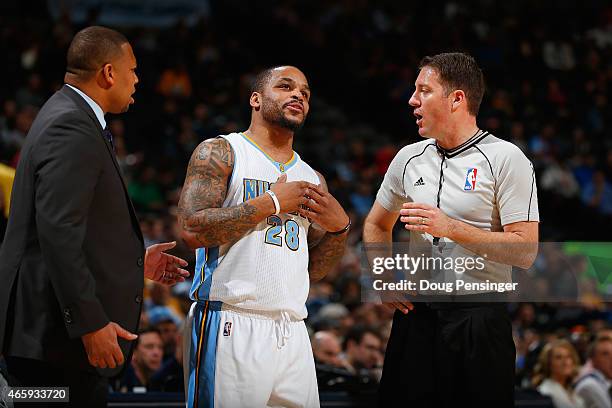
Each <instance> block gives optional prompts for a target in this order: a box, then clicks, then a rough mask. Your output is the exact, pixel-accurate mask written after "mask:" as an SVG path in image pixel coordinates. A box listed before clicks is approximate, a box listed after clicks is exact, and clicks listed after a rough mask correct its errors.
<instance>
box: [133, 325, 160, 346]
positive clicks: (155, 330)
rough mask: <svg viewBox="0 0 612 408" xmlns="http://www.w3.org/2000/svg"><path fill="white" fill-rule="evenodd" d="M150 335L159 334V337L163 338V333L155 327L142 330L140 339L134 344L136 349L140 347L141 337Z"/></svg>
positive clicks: (139, 334) (139, 335)
mask: <svg viewBox="0 0 612 408" xmlns="http://www.w3.org/2000/svg"><path fill="white" fill-rule="evenodd" d="M149 333H157V335H158V336H159V337H160V338H161V332H160V331H159V330H158V329H157V328H155V327H145V328H144V329H140V330H138V333H137V334H138V337H137V338H136V341H135V342H134V343H135V344H134V349H136V348H138V345H140V337H141V336H142V335H143V334H149Z"/></svg>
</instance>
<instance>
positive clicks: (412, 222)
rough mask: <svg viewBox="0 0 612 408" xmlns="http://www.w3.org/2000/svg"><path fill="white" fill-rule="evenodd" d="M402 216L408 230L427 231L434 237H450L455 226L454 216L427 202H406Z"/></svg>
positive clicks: (401, 212) (401, 218)
mask: <svg viewBox="0 0 612 408" xmlns="http://www.w3.org/2000/svg"><path fill="white" fill-rule="evenodd" d="M400 216H401V217H400V221H401V222H403V223H405V224H406V225H405V228H406V229H407V230H409V231H420V232H427V233H428V234H430V235H432V236H434V237H448V235H449V234H450V233H451V231H452V228H453V219H452V218H450V217H449V216H447V215H446V214H444V213H443V212H442V210H440V209H439V208H437V207H432V206H431V205H427V204H421V203H404V204H403V205H402V209H401V210H400Z"/></svg>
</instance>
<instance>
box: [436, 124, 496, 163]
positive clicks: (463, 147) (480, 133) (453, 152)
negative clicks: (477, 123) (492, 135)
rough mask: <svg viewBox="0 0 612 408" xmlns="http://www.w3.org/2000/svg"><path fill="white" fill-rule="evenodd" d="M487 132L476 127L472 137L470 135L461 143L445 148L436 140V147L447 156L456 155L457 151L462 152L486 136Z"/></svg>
mask: <svg viewBox="0 0 612 408" xmlns="http://www.w3.org/2000/svg"><path fill="white" fill-rule="evenodd" d="M488 134H489V132H487V131H486V130H481V129H478V131H477V132H476V133H474V135H473V136H472V137H470V138H469V139H468V140H466V141H465V142H463V143H461V144H460V145H459V146H455V147H453V148H452V149H445V148H443V147H442V146H440V145H439V144H438V141H436V148H437V149H438V151H439V152H440V153H441V154H443V155H444V156H446V157H447V158H450V157H454V156H457V155H458V154H459V153H461V152H464V151H466V150H467V149H469V148H470V147H472V146H474V145H476V144H477V143H478V142H480V141H481V140H482V139H484V138H485V137H487V135H488Z"/></svg>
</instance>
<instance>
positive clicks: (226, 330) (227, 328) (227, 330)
mask: <svg viewBox="0 0 612 408" xmlns="http://www.w3.org/2000/svg"><path fill="white" fill-rule="evenodd" d="M223 335H224V336H225V337H229V336H231V335H232V322H225V324H224V325H223Z"/></svg>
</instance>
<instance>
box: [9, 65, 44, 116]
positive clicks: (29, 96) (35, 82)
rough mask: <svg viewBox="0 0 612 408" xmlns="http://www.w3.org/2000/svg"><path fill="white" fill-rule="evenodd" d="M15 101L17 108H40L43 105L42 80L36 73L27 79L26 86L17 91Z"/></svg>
mask: <svg viewBox="0 0 612 408" xmlns="http://www.w3.org/2000/svg"><path fill="white" fill-rule="evenodd" d="M15 101H16V102H17V106H18V107H19V108H23V107H25V106H35V107H37V108H40V107H41V106H42V105H43V103H45V95H44V91H43V89H42V79H41V77H40V75H39V74H38V73H33V74H31V75H30V76H29V77H28V84H27V86H25V87H22V88H20V89H19V90H17V93H16V96H15Z"/></svg>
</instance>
